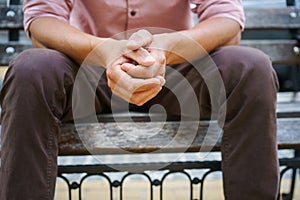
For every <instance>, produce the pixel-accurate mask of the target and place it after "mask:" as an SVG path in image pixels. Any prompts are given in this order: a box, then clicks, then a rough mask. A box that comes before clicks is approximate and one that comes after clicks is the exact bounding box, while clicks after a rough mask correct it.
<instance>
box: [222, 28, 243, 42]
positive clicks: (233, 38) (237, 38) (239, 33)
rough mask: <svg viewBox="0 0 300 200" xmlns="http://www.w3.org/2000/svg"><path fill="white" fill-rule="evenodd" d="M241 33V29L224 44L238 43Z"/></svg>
mask: <svg viewBox="0 0 300 200" xmlns="http://www.w3.org/2000/svg"><path fill="white" fill-rule="evenodd" d="M241 38H242V34H241V31H239V32H238V33H237V34H236V35H235V36H233V37H232V38H231V39H230V40H229V41H228V42H227V43H225V46H229V45H239V44H240V42H241Z"/></svg>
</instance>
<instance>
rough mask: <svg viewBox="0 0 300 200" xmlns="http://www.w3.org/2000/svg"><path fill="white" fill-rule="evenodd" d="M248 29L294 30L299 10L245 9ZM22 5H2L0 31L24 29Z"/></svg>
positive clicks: (298, 23) (289, 8)
mask: <svg viewBox="0 0 300 200" xmlns="http://www.w3.org/2000/svg"><path fill="white" fill-rule="evenodd" d="M245 15H246V19H247V20H246V24H245V28H246V29H293V28H299V27H300V18H299V16H298V10H297V9H296V8H295V7H286V8H245ZM22 19H23V13H22V6H21V5H10V6H9V7H7V6H4V5H0V29H8V28H13V29H22V28H23V23H22Z"/></svg>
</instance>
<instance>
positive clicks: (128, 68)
mask: <svg viewBox="0 0 300 200" xmlns="http://www.w3.org/2000/svg"><path fill="white" fill-rule="evenodd" d="M130 68H131V64H129V63H123V64H122V65H121V69H122V70H123V71H125V72H128V71H129V70H130Z"/></svg>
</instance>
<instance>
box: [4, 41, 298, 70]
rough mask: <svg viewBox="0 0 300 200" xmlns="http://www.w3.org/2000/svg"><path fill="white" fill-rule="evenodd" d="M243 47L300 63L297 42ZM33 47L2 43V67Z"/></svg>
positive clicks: (275, 59)
mask: <svg viewBox="0 0 300 200" xmlns="http://www.w3.org/2000/svg"><path fill="white" fill-rule="evenodd" d="M241 45H243V46H249V47H253V48H257V49H260V50H262V51H263V52H265V53H267V54H268V55H269V56H270V57H271V58H272V62H273V63H274V64H299V63H300V59H299V55H298V54H297V50H299V49H300V47H298V46H299V44H298V42H297V41H296V40H243V41H242V42H241ZM31 47H32V45H31V44H28V43H26V44H22V43H19V42H8V43H6V44H1V43H0V53H1V55H2V56H1V58H0V65H7V64H8V63H9V61H10V60H12V58H14V57H15V56H16V55H18V54H19V53H20V52H22V51H23V50H25V49H28V48H31ZM298 48H299V49H298ZM298 53H300V52H298Z"/></svg>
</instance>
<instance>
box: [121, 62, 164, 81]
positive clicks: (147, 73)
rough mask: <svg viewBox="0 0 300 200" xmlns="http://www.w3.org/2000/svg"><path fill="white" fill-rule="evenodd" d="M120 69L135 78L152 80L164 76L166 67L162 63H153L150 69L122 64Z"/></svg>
mask: <svg viewBox="0 0 300 200" xmlns="http://www.w3.org/2000/svg"><path fill="white" fill-rule="evenodd" d="M121 69H122V70H124V71H125V72H126V73H127V74H129V75H130V76H132V77H135V78H153V77H155V76H164V74H165V70H166V67H165V63H164V62H163V63H160V62H155V63H154V64H153V65H152V66H150V67H145V66H143V65H134V64H132V63H123V64H122V65H121Z"/></svg>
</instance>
